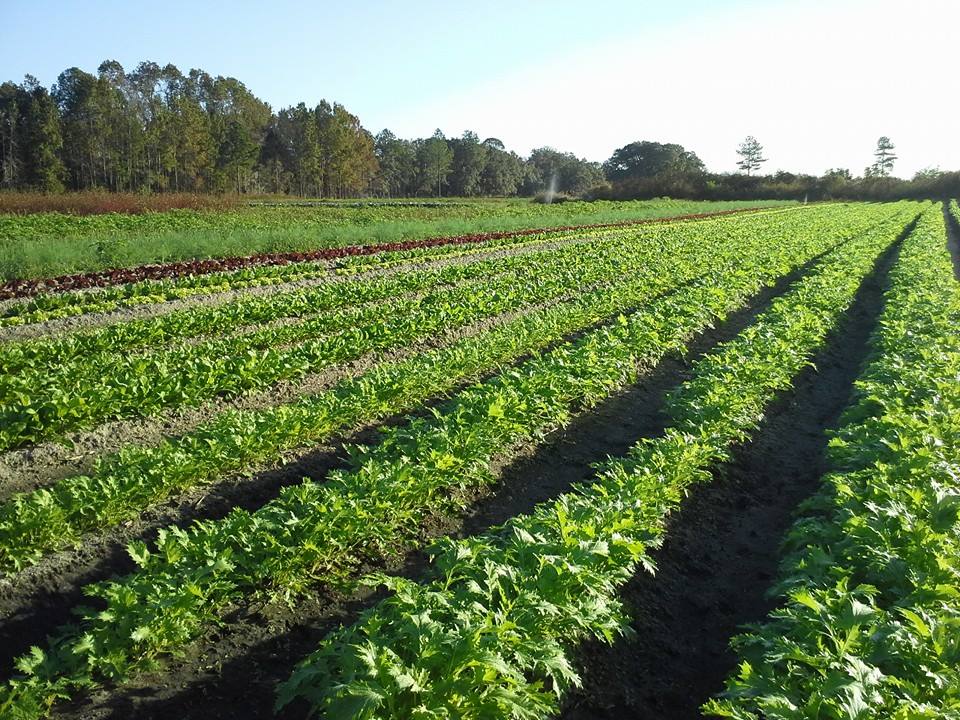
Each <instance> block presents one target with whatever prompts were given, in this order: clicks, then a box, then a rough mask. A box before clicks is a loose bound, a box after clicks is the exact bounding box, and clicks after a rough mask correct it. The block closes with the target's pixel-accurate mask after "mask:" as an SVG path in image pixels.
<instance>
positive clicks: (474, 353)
mask: <svg viewBox="0 0 960 720" xmlns="http://www.w3.org/2000/svg"><path fill="white" fill-rule="evenodd" d="M870 217H871V218H873V220H876V217H874V216H873V215H871V216H870ZM841 228H842V229H837V228H834V229H833V231H832V232H830V231H828V229H827V227H826V226H824V225H820V224H817V223H814V224H812V225H809V226H808V231H809V232H810V235H809V238H810V239H808V240H807V242H806V245H803V244H798V245H797V246H796V247H795V248H793V249H791V250H790V252H789V253H784V254H782V255H781V256H780V259H779V260H778V261H776V262H773V264H772V269H775V270H778V271H786V270H787V268H788V267H791V266H792V265H791V264H796V263H799V262H802V261H803V260H805V259H806V258H808V257H809V256H810V254H811V253H814V252H816V251H820V250H822V249H824V247H825V243H827V242H842V241H843V239H844V238H845V237H846V235H847V233H848V229H847V228H846V226H845V225H843V226H841ZM820 231H823V234H822V235H819V234H818V233H819V232H820ZM795 232H796V228H795V227H794V226H793V225H792V224H790V225H786V226H784V227H783V229H782V231H781V232H779V233H776V232H772V233H771V234H766V233H764V234H761V233H759V232H756V231H754V233H753V234H752V235H750V234H747V235H744V236H742V237H741V238H740V241H739V242H738V243H736V244H734V243H732V242H722V243H721V242H717V243H713V244H710V243H681V244H677V243H673V244H668V243H666V242H664V243H662V244H660V245H659V247H661V248H663V250H664V252H663V253H662V254H658V253H657V252H656V250H655V249H654V248H653V247H649V246H645V247H647V249H648V254H647V256H646V257H644V256H643V255H641V256H640V257H639V258H638V262H639V263H640V264H641V265H642V266H643V267H642V268H641V267H639V266H638V268H636V269H635V272H632V273H631V272H627V273H626V274H625V276H624V278H623V279H621V280H620V281H619V282H614V283H611V284H609V285H603V286H600V287H597V288H595V289H593V290H591V291H589V292H586V293H584V294H583V295H582V296H579V297H577V298H575V299H573V300H571V301H568V302H564V303H560V304H558V305H556V306H551V307H546V308H540V309H536V310H533V311H531V313H529V315H526V316H523V317H521V318H519V319H517V320H514V321H511V322H508V323H507V324H506V325H503V326H501V327H496V328H493V329H491V330H490V331H489V332H486V333H481V334H480V335H478V336H477V337H471V338H465V339H461V340H459V341H456V342H454V343H453V344H452V345H450V346H449V347H441V348H438V349H435V350H431V351H428V352H427V353H426V354H423V355H415V356H413V357H411V358H409V359H406V360H401V361H398V362H394V363H390V364H385V365H381V366H377V367H375V368H374V369H373V370H371V371H369V372H368V373H366V374H364V375H361V376H358V377H355V378H348V379H345V380H343V381H341V382H340V383H337V384H336V385H334V386H333V387H332V388H330V389H329V390H328V391H325V392H321V393H318V394H315V395H312V396H307V397H305V398H303V399H301V400H298V401H295V402H293V403H289V404H283V405H278V406H275V407H271V408H268V409H265V410H259V411H232V412H231V411H228V412H225V413H223V414H222V415H220V416H218V417H217V418H215V419H214V420H212V421H211V422H209V423H205V424H203V425H201V426H200V427H199V428H198V429H197V430H196V431H194V432H192V433H189V434H187V435H185V436H183V437H181V438H178V439H174V440H168V441H164V442H162V443H160V444H159V445H158V446H155V447H149V448H141V447H131V448H125V449H123V450H121V451H120V452H119V453H117V454H114V455H110V456H107V457H104V458H101V459H100V460H99V462H98V463H97V465H96V466H95V468H94V471H93V473H92V475H90V476H86V475H81V476H75V477H69V478H65V479H64V480H61V481H60V482H58V483H56V484H55V485H54V486H53V487H51V488H49V489H46V488H42V489H38V490H36V491H33V492H29V493H22V494H19V495H16V496H14V497H13V498H12V499H10V500H9V501H7V502H5V503H4V504H3V505H0V570H2V571H3V572H7V573H9V572H16V571H19V570H20V569H22V568H23V567H24V566H26V565H30V564H33V563H35V562H37V561H38V560H40V559H41V558H42V557H43V555H45V554H47V553H49V552H52V551H53V550H56V549H59V548H62V547H65V546H68V545H70V544H72V543H76V542H79V541H80V539H81V537H82V535H83V534H84V533H86V532H90V531H93V530H99V529H103V528H106V527H109V526H111V525H114V524H116V523H118V522H122V521H124V520H127V519H129V518H130V517H134V516H136V515H137V514H139V513H140V512H141V511H142V510H143V509H144V508H145V507H147V506H149V505H151V504H153V503H156V502H159V501H161V500H163V499H165V498H167V497H169V496H171V495H173V494H176V493H178V492H182V491H184V490H187V489H189V488H191V487H193V486H196V485H197V484H199V483H201V482H204V481H207V480H211V479H215V478H217V477H222V476H223V475H224V474H225V473H235V472H238V471H241V470H244V469H246V468H248V467H250V466H251V465H253V464H254V463H257V462H260V461H264V460H270V459H272V458H275V457H278V456H279V455H280V454H281V453H282V452H283V451H284V450H288V449H290V448H292V447H296V446H300V445H304V444H309V443H311V442H314V443H315V442H319V441H322V440H324V439H328V438H329V437H330V436H331V435H333V434H334V433H337V432H343V431H345V430H348V429H350V428H352V427H357V426H359V425H361V424H365V423H371V422H374V421H376V420H378V419H381V418H384V417H386V416H388V415H390V414H395V413H399V412H403V411H406V410H408V409H410V408H412V407H415V406H416V405H417V404H418V403H419V402H422V401H423V400H424V399H426V398H429V397H431V396H436V395H437V394H440V393H443V392H446V391H448V390H450V389H451V388H453V387H455V386H456V385H457V384H458V383H460V382H462V381H463V380H464V379H465V378H469V377H471V376H474V375H476V374H477V373H479V372H483V371H484V370H487V369H489V368H491V367H493V366H495V365H496V364H497V363H501V362H509V361H510V360H512V359H513V358H516V357H518V356H520V355H521V354H523V353H527V352H531V351H533V350H536V349H537V348H540V347H543V346H544V345H545V344H547V343H549V342H554V341H556V340H558V339H560V338H561V337H563V335H565V334H568V333H570V332H575V331H577V330H580V329H582V328H585V327H588V326H589V325H590V324H592V323H596V322H598V321H600V320H602V319H603V318H605V317H609V316H611V315H613V314H616V313H618V312H623V311H626V310H628V309H629V308H631V307H635V306H637V305H639V304H641V303H643V302H645V301H649V300H651V299H652V298H655V297H657V296H659V295H662V294H664V293H667V292H670V291H671V290H673V289H675V288H677V287H678V286H680V285H682V284H683V283H687V282H689V281H691V280H693V279H694V278H696V277H697V276H698V275H699V274H700V273H701V272H702V268H703V267H705V266H706V267H714V268H716V270H715V272H720V271H721V270H722V269H723V268H727V269H731V270H732V269H733V267H734V266H735V265H736V263H737V262H738V259H739V257H740V255H741V254H743V253H748V254H749V253H756V257H757V258H758V261H759V259H760V258H762V257H764V253H766V250H765V249H764V246H766V245H767V244H768V243H770V242H771V239H772V240H774V241H777V240H778V239H782V240H783V241H784V242H785V243H786V242H788V241H791V242H792V241H793V237H794V236H795V235H794V233H795ZM817 238H821V239H817ZM725 239H726V238H725ZM767 258H768V259H767V260H766V262H771V260H770V257H769V254H768V255H767ZM586 276H589V273H587V274H586V275H585V276H584V277H586Z"/></svg>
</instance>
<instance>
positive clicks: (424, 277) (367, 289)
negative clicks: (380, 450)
mask: <svg viewBox="0 0 960 720" xmlns="http://www.w3.org/2000/svg"><path fill="white" fill-rule="evenodd" d="M549 255H550V252H549V251H540V252H534V253H531V254H530V255H523V256H519V257H513V258H502V257H501V258H492V259H485V260H481V261H479V262H475V263H470V264H456V265H451V266H446V267H426V268H416V269H412V270H409V271H406V272H401V273H397V274H394V275H390V276H387V277H372V278H364V279H361V280H351V281H345V282H337V281H331V282H329V283H325V284H323V285H320V286H315V287H306V288H296V289H292V290H289V291H286V292H279V293H276V294H272V295H269V296H266V297H264V296H241V297H238V298H235V299H233V300H230V301H228V302H226V303H224V304H222V305H217V306H213V307H206V306H196V307H189V308H184V309H182V310H175V311H173V312H170V313H167V314H164V315H160V316H156V317H150V318H138V319H134V320H128V321H120V322H116V323H113V324H110V325H105V326H102V327H98V328H93V329H89V330H80V331H77V332H72V333H69V334H66V335H58V336H48V337H40V338H36V339H30V340H23V341H15V342H8V343H6V344H3V345H0V372H2V373H5V374H9V373H12V372H16V371H18V370H22V369H28V370H31V371H34V372H36V371H38V370H41V369H46V368H49V367H53V366H56V365H60V364H63V363H66V362H69V361H71V360H75V359H77V358H81V357H90V356H92V355H97V356H98V357H97V359H98V360H103V361H109V359H110V357H109V356H110V355H111V354H115V353H122V352H129V351H132V350H142V349H145V348H154V347H157V346H162V345H166V344H170V343H173V342H178V341H179V342H182V341H184V340H189V339H191V338H198V337H210V336H216V335H220V334H224V333H228V332H230V331H232V330H238V329H240V328H243V327H245V326H252V325H257V324H264V323H269V322H273V321H275V320H281V319H291V318H307V317H310V316H319V315H320V314H321V313H330V312H331V311H335V310H340V309H342V308H344V307H348V306H353V305H359V304H363V303H372V302H376V301H384V300H391V299H394V298H396V297H397V296H400V295H404V294H409V293H417V292H423V291H425V290H428V289H432V288H437V287H441V286H450V285H454V284H457V283H460V282H465V281H469V280H471V279H478V278H483V277H488V276H491V275H495V274H498V273H500V274H502V273H504V272H507V271H510V270H513V269H518V268H521V269H526V270H529V268H530V267H531V266H534V267H535V266H536V264H537V262H538V261H542V260H543V259H545V258H547V257H549ZM331 327H332V326H331Z"/></svg>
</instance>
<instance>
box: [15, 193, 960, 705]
mask: <svg viewBox="0 0 960 720" xmlns="http://www.w3.org/2000/svg"><path fill="white" fill-rule="evenodd" d="M423 205H424V206H423V207H418V206H415V205H411V206H410V207H405V208H398V207H397V206H394V205H390V204H386V205H384V206H383V207H375V208H371V207H367V206H365V207H351V206H349V205H339V206H338V205H330V206H329V207H326V208H323V209H322V210H318V208H317V207H313V206H309V205H304V206H297V205H287V206H284V207H280V208H276V207H266V206H265V207H256V208H243V209H235V210H229V211H218V212H219V213H220V214H219V215H218V217H220V222H223V223H226V225H224V226H223V227H222V228H221V229H222V230H223V232H222V233H219V234H218V233H217V232H215V228H214V229H211V228H208V227H207V226H206V225H205V224H204V223H206V222H208V221H209V222H213V220H211V219H210V217H208V216H206V215H204V211H169V212H167V213H153V214H145V215H130V216H124V217H119V216H114V217H112V219H111V218H108V219H104V218H103V217H102V216H83V217H81V216H76V217H74V216H56V217H54V215H53V214H46V215H36V216H34V215H29V216H27V215H24V216H13V215H8V216H2V217H0V254H4V255H3V258H4V261H5V262H6V261H7V260H9V265H7V266H6V268H5V272H4V280H5V281H6V282H5V284H4V285H3V286H2V289H0V291H2V294H3V299H0V651H2V659H0V662H2V668H3V669H2V684H0V718H2V719H6V718H11V719H16V720H26V719H35V718H46V717H52V718H60V719H61V720H67V719H69V720H80V719H81V718H97V719H102V718H183V719H187V718H204V719H206V720H211V719H220V718H223V719H226V718H267V717H274V716H276V717H281V718H305V717H308V716H311V715H313V716H316V717H323V718H370V719H373V718H417V719H420V720H427V719H440V718H469V719H476V720H481V719H487V718H525V719H526V718H548V717H563V718H567V719H569V720H573V719H577V720H579V719H581V718H582V719H586V718H667V719H670V718H681V719H684V718H694V717H700V716H703V717H726V718H736V719H737V720H758V719H760V718H769V719H771V720H773V719H776V720H800V719H805V720H866V719H867V718H877V719H878V720H879V719H881V718H889V719H895V720H921V719H928V718H929V719H930V720H933V719H937V720H940V719H950V718H955V719H960V669H958V668H960V333H958V331H957V329H958V328H960V286H958V283H957V280H956V279H955V278H956V277H957V275H956V273H957V268H958V267H960V264H958V262H960V259H958V258H960V256H958V251H957V245H956V240H957V237H960V206H958V205H957V203H956V202H949V203H934V202H912V201H902V202H896V203H870V204H867V203H830V204H813V205H802V206H801V205H787V204H772V205H770V204H768V205H766V206H759V205H757V204H755V203H754V204H750V203H723V204H719V203H713V204H711V203H705V202H700V203H686V202H676V201H654V202H648V203H640V202H632V203H608V204H606V205H601V204H597V205H594V206H593V208H594V209H593V210H590V209H589V207H578V206H579V205H584V206H588V204H586V203H582V204H580V203H567V204H565V205H568V206H569V207H563V206H558V207H556V208H552V209H551V208H550V207H549V206H547V207H545V208H542V207H538V208H535V209H532V210H531V209H528V210H522V208H521V207H520V205H519V204H516V207H514V206H513V205H511V204H510V203H506V202H504V203H495V202H490V203H489V204H488V206H487V207H486V209H484V208H483V207H481V206H482V205H483V203H474V204H473V205H471V204H469V203H465V204H461V205H460V206H458V204H457V203H453V202H448V203H436V204H423ZM530 205H531V204H527V207H528V208H529V207H530ZM464 208H466V209H464ZM317 212H320V213H321V216H320V217H321V219H322V218H327V220H328V221H329V220H330V218H333V217H339V218H340V221H338V222H340V224H339V225H337V222H333V223H332V225H331V223H330V222H327V224H323V223H321V222H320V221H319V220H318V221H317V223H318V224H317V227H316V228H315V229H314V230H313V231H311V230H310V229H309V228H310V225H309V223H311V222H314V219H315V217H316V216H314V215H311V213H317ZM323 213H325V214H323ZM485 213H486V214H485ZM161 216H162V217H161ZM168 216H169V217H168ZM228 217H229V219H227V220H224V218H228ZM176 218H180V219H179V220H177V219H176ZM256 218H260V220H254V219H256ZM264 218H266V219H264ZM298 218H299V220H297V219H298ZM311 218H314V219H311ZM177 222H182V223H184V224H183V225H182V226H177V225H176V223H177ZM255 222H259V223H260V225H259V226H257V229H256V230H255V231H253V230H251V228H253V227H254V223H255ZM110 223H113V224H115V226H111V225H110ZM150 223H153V225H151V224H150ZM165 223H170V225H165ZM245 223H250V224H249V225H247V224H245ZM298 223H299V224H298ZM424 223H426V225H425V224H424ZM384 224H386V225H384ZM332 226H335V227H339V230H336V229H335V230H330V227H332ZM384 227H386V229H384ZM224 228H226V229H224ZM364 228H367V230H366V231H364ZM378 228H379V229H378ZM250 232H253V235H251V234H250ZM2 233H7V234H8V235H9V236H10V237H12V236H14V235H17V234H19V233H26V235H23V236H22V237H29V242H23V243H21V244H20V245H17V244H16V243H13V242H8V241H6V240H4V239H3V236H2ZM311 233H312V234H311ZM254 235H255V236H256V238H258V240H257V241H256V242H249V241H250V239H251V237H254ZM144 238H150V239H152V241H151V242H149V243H148V242H146V241H145V240H144ZM164 238H166V239H164ZM217 238H220V240H217ZM223 238H226V240H223V241H222V242H221V240H222V239H223ZM245 242H246V244H244V243H245ZM164 243H167V244H166V245H164ZM218 243H219V244H218ZM239 247H244V248H246V249H247V252H246V253H244V254H245V255H246V257H243V258H237V257H231V254H232V255H238V253H237V252H236V250H237V248H239ZM65 248H66V249H65ZM164 248H166V249H164ZM212 248H216V249H217V251H216V252H212V251H211V249H212ZM211 258H212V259H211ZM217 258H219V259H217ZM141 263H152V264H151V265H149V266H145V267H141V266H140V264H141ZM55 275H60V276H62V277H59V278H57V279H55V280H54V279H51V278H53V276H55ZM38 278H39V279H38Z"/></svg>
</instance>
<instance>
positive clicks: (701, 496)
mask: <svg viewBox="0 0 960 720" xmlns="http://www.w3.org/2000/svg"><path fill="white" fill-rule="evenodd" d="M898 247H899V246H898V245H895V246H894V247H892V248H891V249H890V250H888V251H887V252H886V253H885V254H884V255H883V256H881V258H880V259H879V261H878V263H877V265H876V267H875V269H874V271H873V273H872V274H871V275H870V276H869V277H868V278H867V279H866V280H865V282H864V283H863V285H862V286H861V288H860V290H859V292H858V295H857V298H856V301H855V303H854V305H853V306H852V308H851V310H850V311H849V313H848V316H847V318H846V320H845V322H844V324H843V326H842V327H841V328H840V329H839V330H838V331H837V332H836V333H835V334H834V335H833V336H832V337H831V339H830V341H829V345H828V346H827V347H826V348H825V349H824V350H823V351H822V352H820V353H819V354H818V355H817V357H816V358H815V359H814V365H815V368H816V369H813V368H807V369H806V370H804V371H803V373H802V374H801V375H800V377H799V378H798V380H797V382H796V384H795V385H794V390H793V391H792V392H790V393H788V394H786V395H785V396H783V397H781V398H780V399H779V400H778V401H777V402H776V403H775V405H774V407H773V408H772V409H771V410H770V411H768V413H767V417H766V419H765V421H764V423H763V425H762V426H761V428H760V429H759V431H758V432H757V433H756V434H755V435H754V438H753V440H752V442H750V443H748V444H746V445H744V446H742V447H740V448H737V449H736V451H735V453H734V457H733V460H732V461H731V462H730V463H728V464H727V465H725V466H723V467H721V468H718V469H717V470H716V471H715V472H714V482H712V483H710V484H707V485H702V486H698V487H695V488H694V489H693V491H692V493H691V495H690V497H689V498H688V499H687V500H686V501H685V502H684V504H683V506H682V508H681V510H680V512H679V513H678V514H677V515H676V516H674V517H673V518H672V520H671V522H670V524H669V529H668V532H667V535H666V538H667V540H666V543H665V544H664V546H663V547H662V548H661V549H660V550H659V551H657V552H656V553H654V555H653V557H654V560H655V561H656V564H657V567H658V571H657V574H656V575H655V576H651V575H649V574H648V573H645V572H641V573H639V574H638V575H636V576H635V577H634V578H633V579H632V580H631V581H630V582H629V583H628V584H627V585H626V586H625V587H624V588H623V590H622V592H621V598H622V599H623V600H624V602H625V604H626V606H627V608H628V609H629V611H630V614H631V618H632V629H633V631H634V633H635V635H634V638H633V639H622V640H619V641H617V642H616V643H615V644H614V645H613V646H607V645H603V644H601V643H598V642H591V643H588V644H587V645H586V646H585V647H584V649H583V651H582V652H581V654H580V659H579V663H578V667H579V668H580V669H581V670H582V674H583V679H584V686H583V689H582V690H580V691H577V692H575V693H573V694H572V695H571V696H570V697H569V698H568V700H567V703H566V707H565V711H564V713H563V714H562V717H563V718H565V720H586V719H587V718H590V719H597V720H603V719H610V720H613V719H614V718H616V719H617V720H622V719H630V718H635V719H637V720H648V719H649V720H654V719H657V720H659V719H661V718H670V720H688V719H691V720H692V719H693V718H700V717H701V715H700V712H699V707H700V705H701V704H702V703H704V702H705V701H706V700H708V699H709V698H710V697H712V696H713V695H715V694H716V693H718V692H720V691H721V690H722V688H723V682H724V679H725V678H726V677H727V675H728V674H730V673H731V672H733V671H734V670H735V667H736V662H737V658H736V656H735V655H734V654H733V653H732V652H731V651H730V649H729V647H728V643H729V640H730V638H731V637H732V636H733V635H734V634H736V633H737V632H738V631H739V628H741V627H742V626H743V625H744V624H745V623H749V622H756V621H760V620H762V619H763V618H764V617H765V616H766V614H767V613H768V612H769V611H770V610H771V609H772V608H773V607H774V606H773V604H772V602H771V600H770V599H769V598H768V597H767V595H766V593H767V591H768V589H769V588H770V586H771V584H772V583H773V580H774V578H775V577H776V573H777V568H778V564H779V562H780V553H779V546H780V543H781V541H782V538H783V536H784V534H785V533H786V531H787V530H788V528H789V526H790V524H791V522H792V519H793V514H794V511H795V509H796V507H797V505H798V504H799V503H800V502H801V501H802V500H804V499H805V498H807V497H809V496H810V495H812V494H813V493H814V492H815V490H816V488H817V487H818V485H819V482H820V478H821V476H822V475H823V473H824V472H825V470H826V469H827V467H826V461H825V459H824V450H825V448H826V443H827V439H828V438H827V433H826V432H825V431H824V428H829V427H833V426H835V425H836V422H837V420H838V418H839V415H840V413H841V412H842V410H843V408H844V407H846V405H847V404H848V402H849V400H850V397H851V391H852V389H853V381H854V380H855V379H856V377H857V375H858V374H859V372H860V370H861V366H862V364H863V362H864V360H865V358H866V356H867V352H868V350H869V345H868V341H869V336H870V333H871V332H872V329H873V328H874V326H875V324H876V319H877V316H878V314H879V312H880V310H881V309H882V306H883V287H884V285H885V281H886V276H887V273H888V271H889V269H890V267H891V265H892V263H893V261H894V259H895V255H896V250H897V248H898Z"/></svg>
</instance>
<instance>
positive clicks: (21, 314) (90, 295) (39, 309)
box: [0, 229, 589, 327]
mask: <svg viewBox="0 0 960 720" xmlns="http://www.w3.org/2000/svg"><path fill="white" fill-rule="evenodd" d="M583 232H589V231H587V230H582V231H579V233H578V232H577V231H570V230H563V231H551V230H549V229H545V230H544V231H543V233H540V234H536V235H526V236H522V237H513V238H500V239H495V240H487V241H483V242H479V243H477V244H476V245H477V251H478V252H489V251H491V250H496V249H502V248H505V247H514V246H517V247H519V246H523V245H528V244H536V243H541V242H544V241H545V240H547V239H558V238H563V237H567V236H573V235H576V234H582V233H583ZM461 251H462V246H460V245H441V246H437V247H427V248H417V249H414V250H403V251H394V252H385V253H383V254H382V255H367V256H359V257H363V258H365V259H367V260H368V262H367V263H364V264H363V265H361V266H358V268H357V271H361V270H363V271H365V270H372V269H377V268H379V267H380V264H381V263H385V264H386V265H387V266H390V265H391V264H392V260H391V258H394V257H397V256H402V257H404V258H409V260H407V261H408V262H409V261H424V260H431V259H440V258H444V257H448V256H456V255H457V254H459V252H461ZM359 257H358V258H357V259H359ZM348 259H349V258H344V259H343V260H340V261H338V263H337V264H338V265H339V263H343V262H345V261H346V260H348ZM330 272H331V265H330V264H329V263H328V262H313V261H310V262H298V263H290V264H288V265H258V266H253V267H247V268H241V269H238V270H231V271H222V272H216V273H210V274H206V275H187V276H184V277H180V278H175V279H169V280H141V281H139V282H135V283H127V284H124V285H116V286H109V287H106V288H103V289H97V290H80V291H70V292H59V293H49V294H45V295H38V296H37V297H34V298H30V299H29V300H25V301H22V302H18V303H14V304H11V305H8V306H7V307H6V308H5V309H4V310H3V311H2V312H0V327H9V326H15V325H26V324H30V323H39V322H46V321H49V320H55V319H58V318H66V317H75V316H77V315H85V314H88V313H104V312H111V311H113V310H118V309H122V308H129V307H138V306H141V305H151V304H157V303H163V302H168V301H170V300H184V299H187V298H191V297H196V296H199V295H209V294H213V293H218V292H225V291H228V290H242V289H245V288H254V287H262V286H267V285H282V284H285V283H290V282H296V281H301V280H309V279H311V278H317V277H323V276H325V275H328V274H330Z"/></svg>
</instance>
